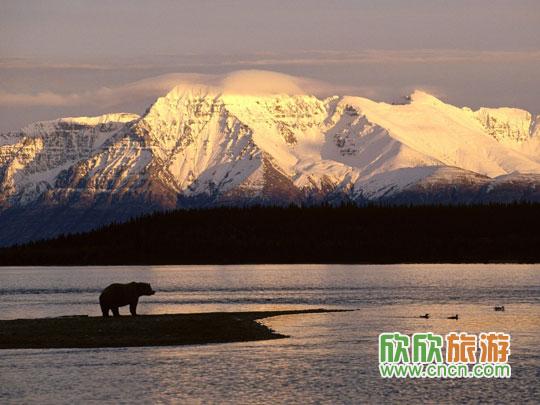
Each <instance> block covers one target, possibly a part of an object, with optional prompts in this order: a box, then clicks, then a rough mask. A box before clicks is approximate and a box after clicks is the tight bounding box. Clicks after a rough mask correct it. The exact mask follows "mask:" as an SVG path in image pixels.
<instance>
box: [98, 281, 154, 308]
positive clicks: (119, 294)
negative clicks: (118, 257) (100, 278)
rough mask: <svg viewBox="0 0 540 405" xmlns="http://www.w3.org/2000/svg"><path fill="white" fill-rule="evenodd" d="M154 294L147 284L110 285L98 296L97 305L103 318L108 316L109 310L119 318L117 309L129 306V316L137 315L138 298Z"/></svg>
mask: <svg viewBox="0 0 540 405" xmlns="http://www.w3.org/2000/svg"><path fill="white" fill-rule="evenodd" d="M155 293H156V292H155V291H154V290H152V287H151V286H150V284H148V283H136V282H131V283H128V284H118V283H115V284H111V285H110V286H108V287H107V288H105V289H104V290H103V291H102V292H101V294H100V296H99V305H100V306H101V312H102V313H103V316H109V310H111V311H112V313H113V315H114V316H120V312H119V311H118V308H119V307H123V306H125V305H129V312H131V315H134V316H135V315H137V304H138V303H139V297H141V296H143V295H154V294H155Z"/></svg>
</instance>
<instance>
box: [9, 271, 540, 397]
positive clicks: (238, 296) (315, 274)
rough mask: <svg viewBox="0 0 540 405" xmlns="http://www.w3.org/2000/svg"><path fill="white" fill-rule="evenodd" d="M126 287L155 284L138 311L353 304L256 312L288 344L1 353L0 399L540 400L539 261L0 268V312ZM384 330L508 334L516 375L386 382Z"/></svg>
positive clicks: (88, 308)
mask: <svg viewBox="0 0 540 405" xmlns="http://www.w3.org/2000/svg"><path fill="white" fill-rule="evenodd" d="M130 281H146V282H149V283H151V284H152V286H153V287H154V289H156V290H157V291H158V293H157V294H156V295H155V296H152V297H143V298H142V299H141V301H140V304H139V308H138V312H139V313H141V314H144V313H147V314H150V313H175V312H203V311H244V310H269V309H270V310H274V309H298V308H319V307H325V308H349V309H358V310H357V311H354V312H344V313H327V314H309V315H293V316H281V317H275V318H269V319H266V320H264V321H263V322H264V323H265V324H267V325H269V326H270V327H272V328H273V329H275V330H276V331H278V332H280V333H284V334H287V335H290V336H291V338H288V339H281V340H272V341H265V342H253V343H232V344H213V345H203V346H200V345H196V346H183V347H153V348H125V349H51V350H5V351H0V403H9V402H22V403H27V402H39V403H70V402H71V403H80V402H92V401H96V402H97V401H101V402H111V403H121V402H125V403H155V402H158V403H160V402H166V403H168V402H180V403H219V404H223V403H242V404H250V403H301V404H308V403H329V404H339V403H381V402H395V401H400V402H434V403H447V402H456V401H457V402H502V403H505V402H512V403H523V402H531V403H535V402H536V403H538V402H540V347H539V345H538V342H539V337H540V265H533V266H526V265H397V266H396V265H392V266H337V265H324V266H312V265H305V266H304V265H294V266H273V265H272V266H171V267H89V268H77V267H67V268H56V267H50V268H0V319H14V318H34V317H49V316H58V315H69V314H89V315H99V314H100V310H99V306H98V304H97V297H98V295H99V292H100V290H101V289H102V288H103V287H105V286H106V285H108V284H110V283H112V282H130ZM494 305H504V306H505V308H506V311H505V312H495V311H494V310H493V306H494ZM122 310H123V313H124V314H126V313H127V308H121V312H122ZM426 312H428V313H430V314H431V318H430V319H420V318H418V315H420V314H424V313H426ZM456 313H458V314H459V316H460V318H459V320H458V321H455V320H448V319H446V317H447V316H449V315H454V314H456ZM393 331H400V332H402V333H407V334H411V333H414V332H424V331H433V332H435V333H440V334H446V333H448V332H450V331H457V332H460V331H466V332H471V333H479V332H481V331H503V332H508V333H511V335H512V347H511V349H512V354H511V356H510V364H511V365H512V377H511V378H510V379H506V380H499V379H478V380H466V379H454V380H451V379H447V380H428V379H425V380H420V379H415V380H410V379H406V380H401V379H391V380H385V379H382V378H380V376H379V370H378V357H377V356H378V346H377V344H378V343H377V336H378V334H379V333H381V332H393Z"/></svg>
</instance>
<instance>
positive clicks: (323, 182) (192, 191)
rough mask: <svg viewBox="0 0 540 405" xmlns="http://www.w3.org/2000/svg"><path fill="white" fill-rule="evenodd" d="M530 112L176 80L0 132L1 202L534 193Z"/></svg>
mask: <svg viewBox="0 0 540 405" xmlns="http://www.w3.org/2000/svg"><path fill="white" fill-rule="evenodd" d="M537 123H538V118H533V117H532V116H531V114H530V113H528V112H526V111H522V110H518V109H510V108H499V109H490V108H481V109H479V110H478V111H472V110H471V109H469V108H458V107H455V106H452V105H449V104H446V103H444V102H442V101H441V100H438V99H437V98H435V97H433V96H431V95H429V94H426V93H423V92H419V91H417V92H415V93H413V94H412V96H411V97H410V102H409V103H407V104H403V105H392V104H386V103H378V102H375V101H371V100H369V99H366V98H361V97H352V96H334V97H329V98H327V99H319V98H317V97H315V96H311V95H302V94H295V95H285V94H259V95H249V94H245V93H235V92H233V91H229V92H227V91H226V92H223V91H221V90H219V89H216V88H208V87H204V86H194V87H193V88H189V87H186V86H185V85H183V86H181V87H177V88H175V89H173V90H172V91H170V92H169V93H168V94H167V95H165V96H164V97H161V98H159V99H158V100H157V101H156V102H155V103H154V104H153V105H152V106H151V107H150V108H149V109H148V110H147V112H146V113H145V114H144V115H143V116H142V117H138V116H136V115H133V114H108V115H104V116H100V117H80V118H64V119H59V120H54V121H47V122H39V123H35V124H31V125H29V126H27V127H25V128H24V129H22V130H21V131H19V132H16V133H8V134H4V135H0V202H1V206H2V207H3V209H15V208H21V207H23V208H24V207H26V206H28V207H36V206H48V207H50V206H69V207H71V208H73V207H81V208H85V209H88V208H91V207H96V206H99V207H100V209H105V210H108V209H109V208H110V209H111V210H114V209H115V207H118V206H119V204H126V205H125V206H126V207H137V208H136V209H135V208H134V210H135V213H136V212H138V211H137V210H139V211H141V212H142V211H145V210H153V209H163V208H173V207H183V206H208V205H213V204H246V203H254V202H256V203H268V204H274V203H276V204H283V203H291V202H316V201H330V202H334V201H343V200H348V201H350V200H353V201H357V202H359V203H363V202H365V201H368V200H388V201H393V202H399V201H400V200H404V201H407V202H413V203H414V202H415V201H416V200H417V201H418V202H425V203H429V202H430V201H433V202H441V201H443V202H449V203H452V202H482V201H485V200H486V201H487V200H489V201H493V200H494V199H495V200H496V199H497V198H499V197H498V196H501V195H502V194H500V193H499V194H498V193H494V192H493V190H501V189H504V190H505V191H504V196H503V197H500V198H501V200H504V201H511V200H513V199H514V200H515V199H524V198H525V199H530V200H534V199H536V198H538V195H537V193H536V191H535V190H536V186H537V185H539V186H540V129H539V126H538V125H537ZM501 187H502V188H501ZM512 190H514V191H512ZM494 196H495V197H494Z"/></svg>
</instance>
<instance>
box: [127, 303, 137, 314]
mask: <svg viewBox="0 0 540 405" xmlns="http://www.w3.org/2000/svg"><path fill="white" fill-rule="evenodd" d="M129 312H131V315H133V316H135V315H137V301H135V302H132V303H131V304H129Z"/></svg>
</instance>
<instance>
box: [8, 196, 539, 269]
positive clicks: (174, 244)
mask: <svg viewBox="0 0 540 405" xmlns="http://www.w3.org/2000/svg"><path fill="white" fill-rule="evenodd" d="M539 230H540V205H528V204H520V205H510V206H501V205H490V206H464V207H456V206H453V207H449V206H446V207H434V206H431V207H419V206H417V207H364V208H358V207H353V206H343V207H340V208H330V207H318V208H297V207H291V208H277V207H276V208H269V207H251V208H246V209H240V208H215V209H208V210H179V211H173V212H169V213H157V214H152V215H149V216H145V217H141V218H138V219H135V220H132V221H131V222H128V223H124V224H113V225H110V226H107V227H104V228H102V229H99V230H96V231H93V232H89V233H85V234H79V235H72V236H62V237H59V238H57V239H53V240H47V241H41V242H34V243H30V244H27V245H22V246H17V247H11V248H4V249H0V265H3V266H6V265H120V264H125V265H127V264H132V265H135V264H156V265H157V264H212V263H213V264H225V263H228V264H234V263H411V262H412V263H414V262H426V263H430V262H432V263H436V262H456V263H457V262H540V248H539V246H540V232H539Z"/></svg>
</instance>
